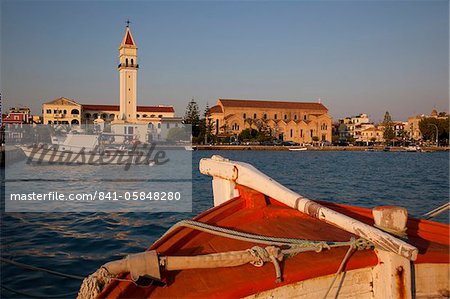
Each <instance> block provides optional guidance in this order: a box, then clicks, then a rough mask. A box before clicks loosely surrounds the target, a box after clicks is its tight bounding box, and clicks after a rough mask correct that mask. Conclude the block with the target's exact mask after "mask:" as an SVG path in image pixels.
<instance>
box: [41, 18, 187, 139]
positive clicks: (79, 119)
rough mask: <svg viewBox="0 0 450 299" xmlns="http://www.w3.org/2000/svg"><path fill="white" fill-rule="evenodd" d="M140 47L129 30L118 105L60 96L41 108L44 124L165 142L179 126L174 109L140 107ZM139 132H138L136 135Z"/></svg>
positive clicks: (123, 49)
mask: <svg viewBox="0 0 450 299" xmlns="http://www.w3.org/2000/svg"><path fill="white" fill-rule="evenodd" d="M137 59H138V55H137V46H136V43H135V40H134V38H133V35H132V34H131V31H130V27H129V26H128V25H127V27H126V29H125V35H124V37H123V39H122V42H121V43H120V46H119V65H118V71H119V105H103V104H92V103H89V104H80V103H78V102H76V101H74V100H73V99H68V98H65V97H59V98H57V99H55V100H52V101H50V102H47V103H44V104H43V105H42V113H43V122H44V124H71V125H79V124H99V125H101V126H102V127H104V126H105V125H106V126H108V127H110V128H111V131H112V132H114V133H117V134H130V135H139V139H140V140H141V141H150V140H163V139H164V138H165V135H167V134H166V133H164V132H167V131H168V129H170V128H174V127H179V126H181V123H182V118H181V117H176V116H175V110H174V108H173V106H167V105H156V106H138V105H137V71H138V69H139V64H138V60H137ZM137 132H138V133H137Z"/></svg>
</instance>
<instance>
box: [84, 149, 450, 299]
mask: <svg viewBox="0 0 450 299" xmlns="http://www.w3.org/2000/svg"><path fill="white" fill-rule="evenodd" d="M200 170H201V172H202V173H203V174H208V175H211V176H212V177H213V193H214V205H215V207H214V208H212V209H210V210H208V211H206V212H204V213H202V214H201V215H199V216H197V217H195V218H194V221H185V222H182V223H179V224H178V225H176V226H175V227H174V228H173V229H171V230H169V231H168V232H167V233H166V234H165V235H164V236H163V237H162V238H161V239H159V240H158V241H156V242H155V243H154V244H153V245H152V246H151V247H150V248H149V250H148V251H146V252H145V253H141V254H137V255H130V256H128V257H127V258H126V259H124V260H119V261H114V262H111V263H108V264H105V265H104V266H103V268H102V269H103V270H99V271H98V272H96V273H94V274H93V275H92V276H90V277H89V278H87V279H86V280H85V283H84V284H83V286H82V288H81V291H80V295H79V298H89V297H90V296H91V295H97V294H96V293H93V292H92V290H91V289H89V288H88V286H89V285H95V286H96V287H99V289H100V288H102V287H103V284H106V286H105V288H104V289H103V290H102V292H101V293H100V294H99V296H98V298H147V297H154V298H173V297H196V298H208V297H223V298H237V297H249V298H261V297H262V298H268V297H271V298H273V297H276V298H288V297H299V298H307V297H308V298H324V297H327V296H328V295H329V296H330V297H331V296H333V297H334V296H342V297H346V298H413V297H417V298H419V297H427V298H429V297H439V296H448V294H449V281H448V275H449V257H450V256H449V238H448V236H449V226H448V225H446V224H441V223H436V222H432V221H428V220H423V219H414V218H408V216H407V212H406V210H405V209H403V208H399V207H377V208H375V209H374V210H369V209H364V208H360V207H352V206H348V205H342V204H336V203H330V202H319V201H312V200H309V199H307V198H305V197H303V196H301V195H299V194H297V193H295V192H293V191H291V190H289V189H288V188H286V187H284V186H282V185H281V184H279V183H277V182H275V181H274V180H273V179H271V178H270V177H268V176H266V175H264V174H262V173H261V172H259V171H258V170H257V169H255V168H254V167H252V166H251V165H249V164H246V163H240V162H233V161H228V160H226V159H223V158H221V157H217V156H215V157H213V158H212V159H202V161H201V164H200ZM101 271H103V272H101ZM105 271H106V272H105ZM128 272H129V273H128ZM101 273H103V274H104V275H105V273H106V274H107V275H106V278H105V280H103V281H99V277H100V276H101V275H100V274H101ZM93 282H95V283H93ZM136 283H138V284H141V285H144V286H137V285H136Z"/></svg>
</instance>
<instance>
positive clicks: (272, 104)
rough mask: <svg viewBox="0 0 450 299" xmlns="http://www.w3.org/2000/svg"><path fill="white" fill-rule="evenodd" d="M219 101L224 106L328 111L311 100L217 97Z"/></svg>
mask: <svg viewBox="0 0 450 299" xmlns="http://www.w3.org/2000/svg"><path fill="white" fill-rule="evenodd" d="M219 101H220V102H221V103H222V105H223V106H225V107H242V108H278V109H309V110H322V111H328V109H327V108H326V107H325V106H324V105H323V104H321V103H312V102H281V101H261V100H235V99H219Z"/></svg>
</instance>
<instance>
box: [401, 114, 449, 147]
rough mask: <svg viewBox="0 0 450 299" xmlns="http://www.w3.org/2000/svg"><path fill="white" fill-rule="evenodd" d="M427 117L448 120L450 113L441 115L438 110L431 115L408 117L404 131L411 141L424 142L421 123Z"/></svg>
mask: <svg viewBox="0 0 450 299" xmlns="http://www.w3.org/2000/svg"><path fill="white" fill-rule="evenodd" d="M427 117H432V118H436V119H446V118H447V117H448V113H446V112H440V113H439V112H438V111H437V110H436V109H433V110H432V111H431V114H430V115H425V114H421V115H414V116H411V117H408V122H407V124H406V127H405V128H404V129H405V131H406V132H407V135H408V137H409V138H410V139H411V140H414V141H420V140H422V133H421V132H420V128H419V123H420V121H421V120H422V119H424V118H427Z"/></svg>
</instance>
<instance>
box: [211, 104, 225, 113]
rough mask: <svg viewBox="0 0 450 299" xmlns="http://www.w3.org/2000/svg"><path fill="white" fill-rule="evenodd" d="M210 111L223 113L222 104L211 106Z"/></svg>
mask: <svg viewBox="0 0 450 299" xmlns="http://www.w3.org/2000/svg"><path fill="white" fill-rule="evenodd" d="M208 111H209V113H222V112H223V111H222V107H221V106H220V105H215V106H212V107H211V108H209V110H208Z"/></svg>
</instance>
